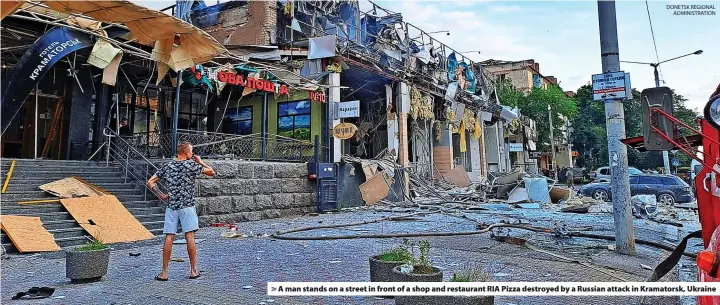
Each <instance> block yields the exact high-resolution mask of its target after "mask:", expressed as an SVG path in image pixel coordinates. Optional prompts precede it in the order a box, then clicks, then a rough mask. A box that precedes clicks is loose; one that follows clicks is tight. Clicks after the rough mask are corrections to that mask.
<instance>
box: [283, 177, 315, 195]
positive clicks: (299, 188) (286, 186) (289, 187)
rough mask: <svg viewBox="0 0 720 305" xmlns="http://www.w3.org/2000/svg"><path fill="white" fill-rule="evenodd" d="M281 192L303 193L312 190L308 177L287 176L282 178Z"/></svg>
mask: <svg viewBox="0 0 720 305" xmlns="http://www.w3.org/2000/svg"><path fill="white" fill-rule="evenodd" d="M282 191H283V193H305V192H312V191H313V189H312V183H311V182H310V181H309V180H308V179H302V178H292V179H290V178H288V179H283V184H282Z"/></svg>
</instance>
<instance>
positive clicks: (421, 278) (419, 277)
mask: <svg viewBox="0 0 720 305" xmlns="http://www.w3.org/2000/svg"><path fill="white" fill-rule="evenodd" d="M392 272H393V278H395V282H442V281H443V272H442V271H441V270H440V269H438V268H435V267H433V273H430V274H415V273H403V272H401V271H400V266H397V267H395V268H393V270H392Z"/></svg>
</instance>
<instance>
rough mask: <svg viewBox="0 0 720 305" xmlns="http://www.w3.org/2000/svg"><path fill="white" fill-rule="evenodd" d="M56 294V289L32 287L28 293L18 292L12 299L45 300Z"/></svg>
mask: <svg viewBox="0 0 720 305" xmlns="http://www.w3.org/2000/svg"><path fill="white" fill-rule="evenodd" d="M53 293H55V288H51V287H32V288H30V289H28V290H27V291H23V292H18V293H17V294H16V295H15V296H13V297H12V299H13V300H20V299H22V300H35V299H45V298H47V297H49V296H51V295H52V294H53Z"/></svg>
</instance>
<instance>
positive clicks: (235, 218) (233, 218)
mask: <svg viewBox="0 0 720 305" xmlns="http://www.w3.org/2000/svg"><path fill="white" fill-rule="evenodd" d="M262 215H263V214H262V213H261V212H240V213H233V214H223V215H217V220H218V221H217V222H221V223H238V222H243V221H258V220H261V219H262Z"/></svg>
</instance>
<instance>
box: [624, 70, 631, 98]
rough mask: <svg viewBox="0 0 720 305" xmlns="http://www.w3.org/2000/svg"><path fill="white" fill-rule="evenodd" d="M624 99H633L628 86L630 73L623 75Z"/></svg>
mask: <svg viewBox="0 0 720 305" xmlns="http://www.w3.org/2000/svg"><path fill="white" fill-rule="evenodd" d="M625 99H628V100H631V99H633V95H632V86H631V85H630V73H625Z"/></svg>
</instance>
